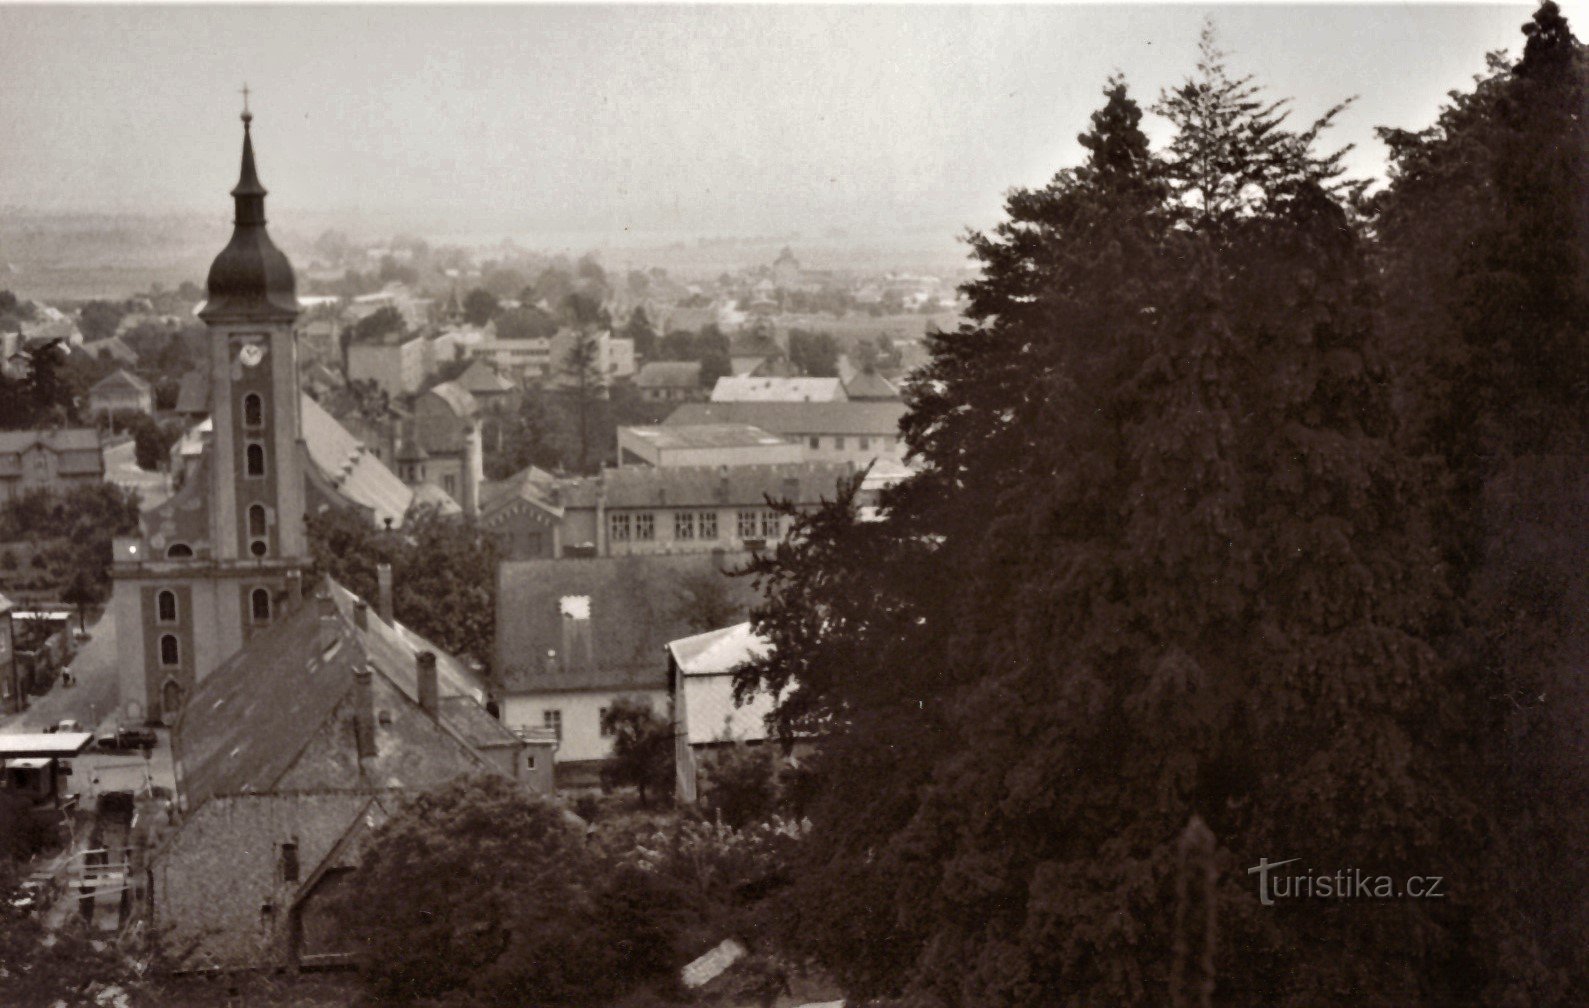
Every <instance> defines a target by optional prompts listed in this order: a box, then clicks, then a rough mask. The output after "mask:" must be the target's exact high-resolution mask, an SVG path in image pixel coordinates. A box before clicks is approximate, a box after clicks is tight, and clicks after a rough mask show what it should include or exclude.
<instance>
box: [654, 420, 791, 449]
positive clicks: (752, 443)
mask: <svg viewBox="0 0 1589 1008" xmlns="http://www.w3.org/2000/svg"><path fill="white" fill-rule="evenodd" d="M625 429H626V430H628V431H629V432H630V433H632V434H634V435H635V436H637V437H642V438H645V439H646V440H647V441H649V442H650V443H651V444H652V445H654V446H656V447H657V448H659V449H663V450H668V449H679V448H753V447H760V446H763V445H779V444H787V442H786V441H785V440H784V439H783V438H781V437H778V436H777V435H776V434H769V433H767V432H766V431H764V430H762V429H761V428H760V427H753V426H751V425H750V424H738V423H721V424H689V425H679V426H676V427H664V426H655V427H628V428H625Z"/></svg>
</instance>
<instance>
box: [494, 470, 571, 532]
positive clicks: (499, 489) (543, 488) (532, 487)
mask: <svg viewBox="0 0 1589 1008" xmlns="http://www.w3.org/2000/svg"><path fill="white" fill-rule="evenodd" d="M556 483H557V477H555V476H553V475H552V474H551V473H549V472H547V471H546V470H545V469H538V468H536V467H535V466H528V467H526V468H524V469H520V470H519V471H518V472H516V473H514V474H513V475H512V476H509V477H508V478H507V479H503V480H496V481H494V482H490V483H482V484H481V485H480V502H481V504H480V517H481V519H482V520H484V519H488V518H490V517H491V516H492V515H494V514H496V513H497V512H498V511H501V510H502V509H503V508H505V507H508V506H509V505H511V504H512V503H513V502H514V501H520V500H523V501H528V502H530V503H531V504H534V505H535V506H536V507H538V508H540V509H542V510H543V511H546V512H547V513H549V514H552V515H555V516H557V517H561V516H562V514H563V508H562V506H561V505H559V504H555V503H553V502H552V496H553V487H554V486H555V485H556Z"/></svg>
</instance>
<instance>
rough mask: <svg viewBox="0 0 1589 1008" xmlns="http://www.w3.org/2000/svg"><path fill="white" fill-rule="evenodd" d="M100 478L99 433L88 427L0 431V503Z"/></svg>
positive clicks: (102, 466)
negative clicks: (26, 494) (36, 491)
mask: <svg viewBox="0 0 1589 1008" xmlns="http://www.w3.org/2000/svg"><path fill="white" fill-rule="evenodd" d="M104 478H105V456H104V452H103V450H102V448H101V445H100V442H99V432H98V431H96V430H94V429H93V428H91V427H64V428H56V429H53V430H17V431H0V502H4V501H8V500H11V499H12V498H13V497H18V496H20V495H22V494H25V493H31V492H32V491H34V490H56V491H61V490H70V489H71V488H72V487H74V486H79V485H81V484H83V483H98V482H100V481H101V480H103V479H104Z"/></svg>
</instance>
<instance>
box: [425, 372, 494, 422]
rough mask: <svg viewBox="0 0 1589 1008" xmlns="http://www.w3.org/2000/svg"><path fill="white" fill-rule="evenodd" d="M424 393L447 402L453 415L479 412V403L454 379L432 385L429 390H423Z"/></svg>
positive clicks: (469, 414) (463, 415)
mask: <svg viewBox="0 0 1589 1008" xmlns="http://www.w3.org/2000/svg"><path fill="white" fill-rule="evenodd" d="M424 395H434V396H436V397H437V398H438V399H440V400H441V401H442V402H444V403H446V404H447V406H448V408H450V409H451V410H452V412H453V415H455V416H457V417H459V418H460V419H462V418H465V417H472V416H474V415H475V414H477V413H479V412H480V404H479V403H477V402H476V401H475V397H474V396H472V395H470V394H469V390H468V389H466V388H464V387H463V386H462V385H460V384H458V383H457V382H456V381H449V382H442V383H441V384H440V385H436V386H434V387H432V388H431V389H430V391H428V392H425V393H424Z"/></svg>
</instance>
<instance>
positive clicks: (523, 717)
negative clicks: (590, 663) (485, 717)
mask: <svg viewBox="0 0 1589 1008" xmlns="http://www.w3.org/2000/svg"><path fill="white" fill-rule="evenodd" d="M657 664H658V671H659V673H660V670H661V669H660V666H661V664H662V656H661V655H660V654H659V655H658V656H657ZM620 696H643V697H645V698H646V699H647V700H649V701H651V706H652V708H653V709H655V710H656V712H657V713H659V714H661V715H662V716H663V717H667V716H668V691H667V690H666V689H665V688H663V687H662V686H661V685H659V686H657V688H655V689H629V690H562V691H547V692H544V693H510V694H508V695H507V696H506V697H504V698H503V700H502V723H503V724H505V725H507V726H508V728H509V729H525V728H544V727H546V726H547V722H546V718H545V714H546V712H547V711H558V712H560V713H561V715H562V725H563V735H562V740H561V741H560V742H559V743H558V747H557V755H556V757H555V758H556V761H557V762H558V763H569V762H573V761H576V760H599V759H606V758H607V757H608V756H609V755H611V754H612V740H611V739H610V738H607V737H605V736H603V735H602V734H601V712H602V710H603V709H604V708H607V707H611V706H612V704H613V701H614V700H616V699H617V698H618V697H620Z"/></svg>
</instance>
